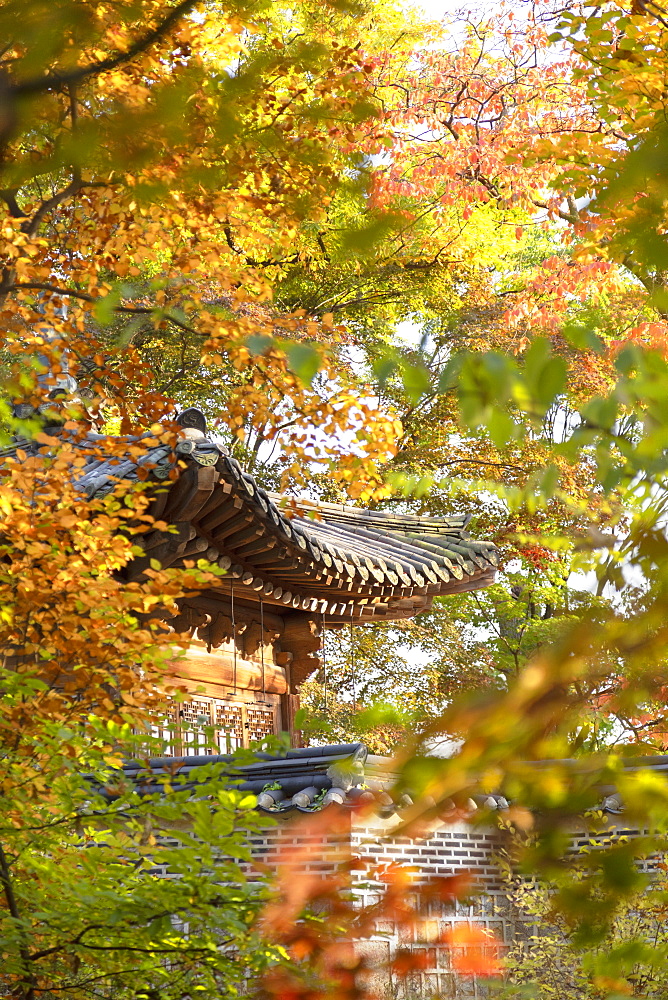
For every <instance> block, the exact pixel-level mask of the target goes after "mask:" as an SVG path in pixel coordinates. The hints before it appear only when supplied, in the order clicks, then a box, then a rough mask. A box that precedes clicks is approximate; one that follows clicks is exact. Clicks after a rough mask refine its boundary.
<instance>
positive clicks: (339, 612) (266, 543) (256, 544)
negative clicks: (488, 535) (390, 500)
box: [4, 410, 498, 645]
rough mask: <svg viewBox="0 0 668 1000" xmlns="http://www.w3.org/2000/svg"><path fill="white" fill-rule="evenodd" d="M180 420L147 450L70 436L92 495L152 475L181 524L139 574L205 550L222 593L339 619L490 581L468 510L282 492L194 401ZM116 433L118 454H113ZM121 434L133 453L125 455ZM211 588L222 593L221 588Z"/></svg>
mask: <svg viewBox="0 0 668 1000" xmlns="http://www.w3.org/2000/svg"><path fill="white" fill-rule="evenodd" d="M180 419H181V420H182V423H184V424H185V426H184V427H183V431H182V435H183V436H182V439H181V440H180V441H179V442H178V444H177V445H176V447H175V449H174V450H172V449H170V448H169V447H167V446H163V445H158V446H151V445H149V444H148V441H147V448H146V453H145V454H144V455H143V456H140V457H131V456H130V454H129V449H130V448H131V447H132V448H135V449H136V447H137V446H141V444H142V441H143V440H146V439H148V438H149V435H143V436H141V437H136V438H129V437H128V438H125V439H122V440H121V439H118V438H114V439H110V438H105V437H104V436H101V435H97V434H88V435H86V437H84V438H83V439H81V440H77V439H75V438H74V437H72V436H70V440H72V441H75V443H76V447H77V450H78V451H79V452H80V453H81V454H82V455H83V456H84V457H86V456H87V461H86V464H85V465H84V467H83V468H82V469H81V470H80V471H78V472H77V482H78V484H79V486H80V487H81V489H82V490H85V491H86V493H87V494H88V495H89V496H90V497H94V496H100V495H103V494H104V493H105V492H108V491H110V490H111V489H113V487H114V484H115V483H116V482H117V481H118V480H119V479H125V480H131V481H132V480H138V479H140V478H145V477H146V475H147V474H148V476H149V478H150V479H151V480H152V481H155V482H156V487H157V489H156V497H155V500H154V502H153V505H152V508H151V513H153V514H154V515H155V516H156V517H159V518H163V519H165V520H167V521H170V522H171V523H172V524H175V525H177V527H178V528H179V533H178V534H174V533H168V532H162V533H161V532H157V531H148V532H147V533H146V534H145V535H143V536H138V538H137V541H138V544H140V545H142V546H143V548H144V550H145V552H146V555H145V557H139V558H137V559H135V561H134V562H133V564H132V566H131V567H130V570H129V576H130V577H131V578H136V577H138V576H139V575H141V573H142V572H143V570H144V569H145V568H146V567H147V566H148V565H149V563H150V561H151V559H158V560H159V561H160V562H161V563H162V565H163V566H169V565H175V564H178V563H179V562H180V561H182V560H183V559H188V558H190V559H192V558H201V557H204V556H205V557H206V558H207V559H209V560H211V561H216V562H218V564H219V565H220V566H221V567H222V568H224V569H225V570H226V571H227V572H226V575H225V577H223V578H221V584H220V592H221V593H222V594H223V595H229V593H230V587H231V585H232V586H234V587H235V590H236V596H237V598H238V599H240V600H243V599H244V598H245V597H247V598H248V599H249V600H251V601H253V602H257V601H258V600H259V599H260V598H262V600H264V601H265V602H267V603H269V604H271V603H274V604H277V605H282V606H283V607H284V608H287V609H290V608H292V609H294V610H297V611H302V612H304V611H307V612H317V613H320V614H323V615H327V617H328V619H330V623H332V624H333V623H335V621H336V620H338V621H349V620H350V619H351V618H355V619H357V620H361V621H364V620H367V621H369V620H376V619H381V620H382V619H385V620H395V619H399V618H409V617H412V616H413V615H415V614H418V613H419V612H420V611H423V610H425V609H427V608H428V607H429V606H430V604H431V600H432V598H433V597H434V596H437V595H444V594H453V593H457V592H460V591H468V590H475V589H478V588H481V587H486V586H488V585H489V584H490V583H491V582H492V581H493V579H494V574H495V569H496V565H497V562H498V554H497V550H496V548H495V546H494V544H493V543H492V542H488V541H478V540H475V539H472V538H470V537H469V535H468V533H467V532H466V523H467V520H468V518H467V517H466V516H454V517H443V518H432V517H424V516H411V515H409V514H395V513H387V512H384V511H366V510H363V509H360V508H356V507H350V506H345V505H343V504H330V503H313V502H309V501H302V500H299V501H296V500H290V499H286V498H279V497H277V496H275V495H273V494H269V493H267V492H266V491H265V490H263V489H262V487H260V486H259V485H258V483H257V482H256V481H255V480H254V479H253V477H252V476H250V475H248V474H247V473H245V472H244V471H243V470H242V468H241V467H240V465H239V463H238V462H237V461H236V460H235V459H234V458H232V457H231V456H230V455H228V454H227V453H226V452H225V450H224V449H223V448H222V446H221V445H219V444H218V443H217V442H215V441H213V440H211V439H210V438H209V437H208V436H207V434H206V432H205V428H204V425H203V417H202V416H201V414H199V412H198V411H194V410H190V411H186V412H185V414H183V415H182V417H181V418H180ZM50 433H51V434H54V433H56V434H60V435H61V436H63V437H65V436H68V435H67V432H63V431H58V430H56V431H55V432H54V430H53V429H51V430H50ZM111 441H113V451H114V453H115V457H105V444H106V442H111ZM123 441H125V442H126V444H127V449H128V457H125V456H124V455H123V454H122V453H121V454H120V455H119V445H122V443H123ZM21 447H22V448H23V449H24V450H25V451H27V452H28V453H29V452H30V451H31V450H34V449H35V447H40V446H33V445H30V444H27V443H26V442H22V443H21ZM15 450H16V448H15V447H14V448H9V449H5V450H4V454H5V455H7V454H10V453H12V452H14V451H15ZM109 450H111V446H110V447H109ZM177 464H178V467H179V469H180V475H179V477H178V479H177V480H176V481H173V480H172V479H171V478H169V476H170V472H171V471H172V470H173V469H174V467H175V465H177ZM210 595H211V596H212V597H213V598H214V600H215V596H216V591H211V592H210ZM209 610H211V609H209ZM215 644H216V643H215V642H214V645H215Z"/></svg>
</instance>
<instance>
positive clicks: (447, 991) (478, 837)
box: [251, 807, 513, 1000]
mask: <svg viewBox="0 0 668 1000" xmlns="http://www.w3.org/2000/svg"><path fill="white" fill-rule="evenodd" d="M335 811H336V814H337V819H336V822H333V821H334V812H335ZM328 814H329V815H330V817H331V821H330V823H327V824H325V823H323V819H324V818H326V817H327V815H328ZM342 816H343V817H344V823H343V828H342V829H338V831H337V832H335V833H332V832H331V830H332V828H334V827H336V825H337V823H339V822H340V820H341V818H342ZM346 818H347V822H346ZM314 820H315V828H312V826H311V824H312V823H313V821H314ZM396 822H397V821H396V820H394V821H383V820H382V819H380V818H374V819H373V820H371V821H369V820H367V821H365V822H363V823H360V822H357V821H356V816H355V814H353V813H350V812H349V811H347V810H346V811H345V812H339V811H338V810H335V808H334V807H332V809H330V810H328V811H326V812H325V813H320V814H316V815H315V817H313V816H311V817H309V816H298V817H295V814H294V813H293V814H291V815H290V816H287V817H284V818H281V819H279V820H278V821H277V822H276V824H275V825H271V826H268V827H267V829H266V831H265V832H264V833H263V834H262V835H261V836H254V837H253V838H252V839H251V844H252V846H253V854H254V857H255V858H256V859H257V861H258V862H259V863H260V865H267V866H268V867H269V868H273V867H277V866H279V865H283V866H285V865H288V866H290V867H293V868H294V869H295V872H298V871H306V872H317V873H318V874H320V875H322V876H323V877H326V876H327V875H328V874H331V873H333V872H334V871H335V870H336V869H337V866H338V864H339V863H340V862H341V861H342V860H346V859H347V858H349V857H350V856H351V855H352V856H353V857H357V856H360V857H363V858H365V859H368V860H369V861H370V862H372V863H373V864H375V865H380V866H384V865H389V864H391V865H401V866H405V867H406V868H408V869H410V870H411V879H412V889H413V895H414V899H413V902H415V903H416V904H417V905H419V906H420V909H421V910H422V912H423V915H424V919H423V920H422V921H421V922H420V924H419V926H417V927H415V928H411V929H409V930H406V929H402V930H400V929H399V928H398V927H397V925H396V924H395V923H394V922H393V921H385V922H383V923H382V924H380V923H379V924H378V925H377V933H376V934H375V935H373V937H372V938H371V939H369V940H367V941H364V942H360V944H359V948H360V950H361V951H362V952H363V953H364V954H365V955H366V956H367V957H368V959H369V961H370V963H371V964H372V965H377V966H378V967H379V968H380V967H381V966H385V965H386V964H387V961H388V959H391V958H392V957H393V955H394V953H395V952H396V950H397V948H399V947H401V948H402V949H408V950H409V951H410V952H415V953H419V954H420V955H421V956H422V959H423V964H424V968H423V969H422V970H421V971H420V972H419V973H416V974H414V975H413V976H412V977H411V978H409V979H403V980H401V981H400V982H399V981H397V982H391V981H390V979H389V977H388V974H387V972H386V970H385V969H383V972H382V979H381V978H379V979H378V980H377V982H376V985H377V986H378V987H380V990H379V992H380V993H381V994H385V995H386V996H387V998H388V1000H430V998H432V997H436V996H438V997H441V998H443V1000H446V998H454V1000H469V998H482V997H484V996H486V991H485V986H484V983H480V982H477V981H476V980H475V978H474V977H471V976H461V975H458V974H457V973H455V972H454V971H453V969H452V968H451V966H450V948H449V946H448V945H447V944H445V943H442V942H439V940H438V939H439V937H440V936H441V935H442V934H443V933H447V932H448V931H449V930H451V929H452V928H453V927H454V926H455V925H456V924H457V923H458V922H459V923H461V922H466V923H470V922H474V923H475V924H476V925H478V926H480V927H483V928H487V929H489V930H490V931H492V932H493V933H494V936H495V938H496V939H497V941H500V942H501V943H502V945H505V946H507V945H509V944H510V943H511V942H512V940H513V923H512V919H511V914H510V912H509V904H508V900H507V897H506V889H505V888H504V887H503V886H502V884H501V880H500V877H499V869H498V867H497V866H496V865H495V864H494V860H493V859H494V854H495V852H496V851H497V850H498V849H499V848H500V846H501V843H500V840H499V836H498V833H496V832H495V831H493V830H491V829H483V828H475V827H472V826H469V825H468V824H467V823H465V822H461V821H460V822H458V823H455V824H453V825H449V826H443V827H442V828H440V829H437V830H435V831H434V832H433V833H432V834H431V835H430V836H429V838H428V839H422V840H413V839H409V838H408V837H401V836H393V835H392V828H393V826H395V825H396ZM464 872H467V873H469V874H470V876H471V879H472V882H473V884H474V885H475V886H476V889H478V888H480V889H482V893H481V894H480V895H477V896H476V897H475V898H474V900H473V901H472V902H471V903H470V904H464V903H457V904H448V903H444V902H441V901H434V900H429V901H428V902H426V903H423V902H421V900H420V888H421V886H423V885H425V883H427V882H428V881H429V879H430V878H431V877H433V876H434V875H444V876H447V875H455V874H458V873H464ZM383 891H384V890H383V886H382V884H381V883H373V882H370V881H369V878H368V873H367V871H366V870H365V869H363V868H360V869H357V870H356V869H353V892H354V894H355V895H356V897H357V899H358V901H359V904H360V906H366V905H371V904H373V903H374V902H376V901H377V900H378V898H379V895H380V894H381V893H382V892H383Z"/></svg>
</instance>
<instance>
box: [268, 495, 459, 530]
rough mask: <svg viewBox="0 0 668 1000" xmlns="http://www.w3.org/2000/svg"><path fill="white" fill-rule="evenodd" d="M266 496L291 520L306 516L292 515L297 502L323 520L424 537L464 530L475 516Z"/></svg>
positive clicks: (297, 504)
mask: <svg viewBox="0 0 668 1000" xmlns="http://www.w3.org/2000/svg"><path fill="white" fill-rule="evenodd" d="M266 495H267V497H268V499H269V500H271V502H272V503H274V504H276V505H277V506H279V507H280V509H281V510H282V511H285V514H286V516H288V517H301V518H302V519H304V520H306V519H307V518H304V517H303V514H302V513H297V512H295V513H294V514H290V513H289V508H286V505H285V501H286V500H288V501H293V502H294V504H295V505H296V506H297V507H298V508H301V509H302V511H304V512H305V513H307V512H308V511H317V512H319V513H321V514H322V515H323V520H324V521H325V522H327V521H338V522H340V523H344V524H361V523H369V522H371V523H372V524H378V525H380V524H382V525H384V526H385V527H386V528H387V529H389V530H391V531H402V530H406V531H415V529H416V528H421V529H422V530H423V532H424V534H449V533H450V532H453V531H454V532H457V533H458V532H460V531H463V530H464V529H465V528H466V526H467V524H468V523H469V521H470V520H471V516H472V515H471V514H448V515H443V516H442V517H434V516H432V515H429V514H405V513H397V512H394V511H384V510H367V509H366V508H364V507H354V506H353V505H352V504H343V503H332V502H330V501H328V500H309V499H306V498H304V497H286V496H285V495H284V494H280V493H274V492H271V491H266Z"/></svg>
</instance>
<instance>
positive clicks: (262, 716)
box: [246, 705, 276, 742]
mask: <svg viewBox="0 0 668 1000" xmlns="http://www.w3.org/2000/svg"><path fill="white" fill-rule="evenodd" d="M274 717H275V716H274V709H273V708H270V707H267V706H264V705H248V706H247V707H246V733H247V736H248V740H249V742H255V741H258V740H263V739H264V738H265V737H267V736H272V735H273V734H274V732H275V731H276V730H275V725H274Z"/></svg>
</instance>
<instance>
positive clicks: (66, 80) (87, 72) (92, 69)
mask: <svg viewBox="0 0 668 1000" xmlns="http://www.w3.org/2000/svg"><path fill="white" fill-rule="evenodd" d="M196 3H197V0H181V3H178V4H177V5H176V7H174V8H172V10H171V11H170V12H169V14H168V15H167V16H166V17H165V18H164V20H162V21H161V22H160V24H158V25H157V26H156V27H155V28H153V29H152V30H151V31H149V32H147V34H145V35H144V36H143V37H142V38H138V39H137V41H136V42H134V44H133V45H131V46H130V48H129V49H126V50H125V51H124V52H117V53H115V54H114V55H111V56H107V58H106V59H101V60H100V61H99V62H96V63H89V65H88V66H78V67H77V68H76V69H73V70H70V71H69V72H67V73H51V74H49V75H47V76H42V77H36V78H35V79H33V80H24V81H23V82H22V83H16V84H13V85H11V84H10V86H9V88H8V90H9V94H10V96H16V97H26V96H29V95H31V94H38V93H41V92H43V91H46V90H51V89H53V88H61V87H64V86H69V85H70V84H73V83H79V82H80V81H82V80H85V79H87V77H89V76H97V75H98V74H99V73H106V72H107V71H108V70H110V69H115V68H116V67H117V66H120V65H121V64H122V63H125V62H129V61H130V60H131V59H134V57H135V56H138V55H140V54H141V53H142V52H145V51H146V49H148V48H150V47H151V45H153V44H154V43H155V42H157V41H160V39H161V38H163V37H164V36H165V35H166V34H167V32H168V31H169V30H170V28H172V27H173V25H175V24H176V23H177V21H179V20H180V19H181V18H182V17H183V16H184V15H185V14H187V13H188V11H190V10H191V9H192V8H193V7H194V6H195V4H196Z"/></svg>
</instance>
